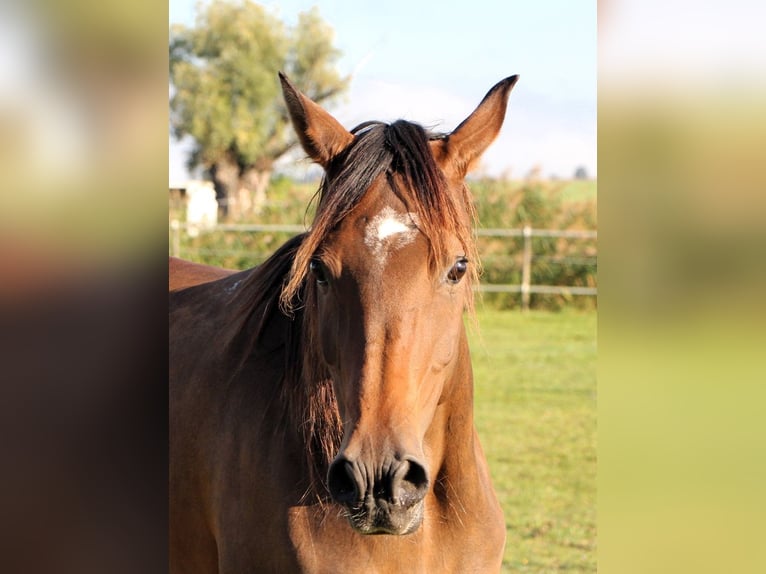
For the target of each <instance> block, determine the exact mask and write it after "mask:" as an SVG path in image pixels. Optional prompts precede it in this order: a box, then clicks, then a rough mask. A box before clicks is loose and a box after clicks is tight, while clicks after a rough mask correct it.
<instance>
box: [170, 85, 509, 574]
mask: <svg viewBox="0 0 766 574" xmlns="http://www.w3.org/2000/svg"><path fill="white" fill-rule="evenodd" d="M280 77H281V80H282V88H283V92H284V97H285V100H286V102H287V107H288V110H289V113H290V117H291V119H292V123H293V126H294V127H295V130H296V132H297V133H298V136H299V139H300V142H301V144H302V146H303V148H304V149H305V151H306V152H307V153H308V155H309V156H310V157H311V158H312V159H313V160H314V161H316V162H318V163H319V164H320V165H322V167H323V168H324V170H325V177H324V179H323V181H322V184H321V187H320V191H319V195H318V198H319V199H318V206H317V214H316V217H315V219H314V221H313V224H312V225H311V227H310V229H309V230H308V231H307V232H306V233H304V234H302V235H299V236H297V237H295V238H293V239H291V240H290V241H288V242H287V243H286V244H285V245H284V246H283V247H281V248H280V249H279V250H278V251H277V252H276V253H274V255H272V257H271V258H270V259H268V260H267V261H266V262H265V263H264V264H263V265H261V266H260V267H258V268H255V269H251V270H249V271H243V272H240V273H236V274H234V275H230V276H222V278H220V279H218V280H215V281H212V282H207V283H203V284H199V285H196V286H193V287H189V288H187V289H182V290H179V291H175V292H173V293H171V294H170V423H171V428H170V438H171V442H170V457H171V467H170V520H171V532H170V563H171V571H172V572H174V573H179V574H180V573H183V574H195V573H203V572H204V573H210V572H220V573H234V572H237V573H239V572H242V573H244V572H275V573H285V572H312V573H319V572H323V573H333V574H337V573H348V572H364V573H372V572H381V573H382V572H424V573H437V572H438V573H442V572H461V573H462V572H497V571H498V570H499V569H500V564H501V560H502V554H503V546H504V542H505V526H504V521H503V515H502V511H501V509H500V506H499V504H498V502H497V498H496V496H495V493H494V491H493V489H492V484H491V481H490V476H489V471H488V469H487V463H486V459H485V457H484V453H483V451H482V448H481V445H480V444H479V439H478V436H477V434H476V430H475V427H474V422H473V378H472V371H471V361H470V356H469V350H468V343H467V340H466V334H465V329H464V325H463V311H464V310H465V309H466V308H470V307H471V305H472V292H473V290H472V285H473V284H474V282H475V280H476V275H477V274H476V267H477V259H476V253H475V246H474V241H473V232H472V225H473V218H474V212H473V209H472V201H471V197H470V195H469V193H468V191H467V189H466V187H465V184H464V182H463V178H464V176H465V174H466V172H467V171H468V170H469V169H470V168H471V167H472V166H473V165H474V164H475V163H476V162H477V160H478V159H479V157H480V156H481V154H482V153H483V152H484V150H485V149H486V148H487V146H489V144H490V143H491V142H492V141H493V140H494V138H495V137H496V135H497V134H498V132H499V130H500V128H501V126H502V123H503V119H504V117H505V110H506V105H507V101H508V95H509V93H510V90H511V88H512V87H513V85H514V84H515V83H516V80H517V76H512V77H510V78H507V79H505V80H503V81H501V82H500V83H498V84H497V85H496V86H495V87H493V88H492V89H491V90H490V91H489V93H488V94H487V95H486V97H485V98H484V100H483V101H482V102H481V104H480V105H479V106H478V108H477V109H476V110H475V111H474V112H473V113H472V114H471V115H470V116H469V117H468V118H467V119H466V120H465V121H463V122H462V123H461V124H460V125H459V126H458V127H457V129H456V130H455V131H454V132H452V133H451V134H447V135H445V134H441V135H438V134H432V133H429V132H427V131H426V130H424V129H423V128H422V127H420V126H419V125H417V124H414V123H410V122H406V121H403V120H399V121H396V122H394V123H392V124H384V123H380V122H367V123H365V124H362V125H360V126H358V127H357V128H355V129H354V130H352V131H351V132H349V131H347V130H346V129H344V128H343V127H342V126H341V125H340V124H339V123H338V122H337V121H336V120H335V119H334V118H333V117H332V116H331V115H329V114H328V113H327V112H326V111H325V110H323V109H322V108H321V107H320V106H318V105H317V104H316V103H314V102H313V101H311V100H310V99H309V98H307V97H306V96H305V95H303V94H301V93H300V92H299V91H298V90H296V89H295V88H294V87H293V86H292V84H290V82H289V81H288V80H287V79H286V78H285V77H284V76H280ZM216 273H217V272H216V271H204V270H202V271H200V270H199V269H191V274H190V276H189V277H191V278H189V277H187V279H186V281H188V282H190V283H195V282H200V283H201V282H202V281H205V280H207V278H211V277H213V276H215V275H216ZM222 273H225V272H222ZM195 276H196V277H198V279H194V277H195ZM172 282H173V281H172V280H171V283H172ZM178 284H180V283H178ZM187 284H188V283H187Z"/></svg>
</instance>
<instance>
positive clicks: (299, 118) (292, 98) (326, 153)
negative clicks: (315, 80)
mask: <svg viewBox="0 0 766 574" xmlns="http://www.w3.org/2000/svg"><path fill="white" fill-rule="evenodd" d="M279 80H280V81H281V82H282V94H283V95H284V97H285V103H286V104H287V111H288V112H289V113H290V120H292V123H293V127H294V128H295V132H296V133H297V134H298V139H299V140H300V142H301V146H303V149H304V150H305V152H306V153H307V154H308V155H309V157H310V158H311V159H313V160H314V161H315V162H317V163H318V164H319V165H321V166H322V167H324V168H327V166H328V164H329V163H330V160H332V158H334V157H335V156H336V155H338V154H339V153H340V152H342V151H343V150H344V149H346V146H348V145H349V144H350V143H351V142H352V141H353V139H354V136H353V135H352V134H351V133H350V132H349V131H347V130H346V129H345V128H344V127H343V126H342V125H340V123H339V122H338V120H336V119H335V118H334V117H332V116H331V115H330V114H329V113H327V112H326V111H325V110H324V108H322V106H320V105H319V104H317V103H316V102H313V101H312V100H311V99H309V98H308V97H306V96H305V95H303V94H302V93H301V92H299V91H298V90H297V89H296V88H295V86H293V84H292V83H291V82H290V80H288V79H287V76H285V75H284V74H283V73H282V72H279Z"/></svg>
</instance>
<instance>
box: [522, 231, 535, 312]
mask: <svg viewBox="0 0 766 574" xmlns="http://www.w3.org/2000/svg"><path fill="white" fill-rule="evenodd" d="M521 235H522V237H523V238H524V250H523V257H522V262H521V310H522V311H529V286H530V284H531V281H532V228H531V227H530V226H529V225H525V226H524V229H522V230H521Z"/></svg>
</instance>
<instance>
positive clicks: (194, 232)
mask: <svg viewBox="0 0 766 574" xmlns="http://www.w3.org/2000/svg"><path fill="white" fill-rule="evenodd" d="M304 231H306V227H305V226H303V225H281V224H241V223H219V224H215V225H211V226H207V227H205V228H203V229H200V228H199V227H197V226H193V225H191V224H188V223H184V222H182V221H180V220H178V219H173V220H171V221H170V254H171V255H173V256H175V257H182V258H192V259H197V260H199V259H206V258H207V259H209V258H216V257H219V258H220V257H236V256H243V255H244V254H245V249H244V247H243V246H242V242H235V243H233V244H230V243H226V242H223V243H219V242H217V243H214V244H213V246H212V247H211V246H202V245H199V244H196V245H195V244H193V243H192V242H190V241H189V239H190V238H194V237H196V236H198V234H199V233H203V234H213V233H227V234H229V233H231V234H265V235H269V236H271V235H274V234H296V233H302V232H304ZM190 232H191V233H190ZM477 236H478V238H479V241H482V240H487V241H490V242H495V243H497V242H500V244H501V247H499V248H498V246H497V245H487V246H486V247H487V248H486V249H481V251H482V253H483V257H482V259H483V262H484V269H485V275H484V278H483V280H482V284H481V285H480V286H479V287H478V289H479V290H480V291H482V292H484V293H518V294H520V295H521V307H522V309H528V308H529V305H530V298H531V295H532V294H541V295H562V296H564V297H572V296H586V297H595V296H597V294H598V289H597V286H596V285H595V277H596V274H595V270H596V265H597V257H596V241H597V239H598V234H597V232H596V231H579V230H561V229H533V228H531V227H529V226H526V227H523V228H520V229H479V230H477ZM535 240H538V241H535ZM540 240H542V241H545V240H549V242H548V243H547V244H541V242H540ZM550 240H554V241H562V240H564V241H568V240H573V241H582V242H586V243H587V249H585V250H583V249H580V250H575V251H574V254H573V253H572V250H571V249H570V250H567V249H564V250H563V253H562V249H560V248H557V247H556V246H555V245H551V244H550ZM508 241H513V242H514V245H513V246H508V245H507V242H508ZM519 242H520V245H519V244H518V243H519ZM536 244H537V249H536ZM248 255H249V256H250V259H251V260H254V261H256V262H258V261H262V260H263V259H265V258H266V257H267V256H268V253H258V254H252V253H249V254H248ZM519 255H520V261H519ZM535 265H537V266H542V267H547V268H550V267H551V266H561V267H564V268H570V269H572V268H584V269H588V273H587V277H586V278H587V279H588V280H589V281H590V282H591V283H593V284H592V285H541V284H535V282H534V281H533V268H534V266H535ZM519 267H520V274H519V273H518V269H519ZM509 269H513V270H515V271H516V272H515V273H508V272H507V270H509ZM565 275H566V274H565ZM508 276H513V277H516V276H518V277H519V280H518V282H515V283H507V282H502V280H503V278H505V277H508ZM493 278H494V279H495V280H494V281H493ZM498 278H499V279H500V281H501V282H498V281H497V279H498Z"/></svg>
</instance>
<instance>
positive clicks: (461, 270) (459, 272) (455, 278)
mask: <svg viewBox="0 0 766 574" xmlns="http://www.w3.org/2000/svg"><path fill="white" fill-rule="evenodd" d="M467 270H468V259H466V258H465V257H461V258H460V259H458V260H457V261H456V262H455V264H454V265H453V266H452V269H450V270H449V273H447V281H448V282H450V283H452V284H453V285H454V284H456V283H458V282H460V280H461V279H462V278H463V275H465V272H466V271H467Z"/></svg>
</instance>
